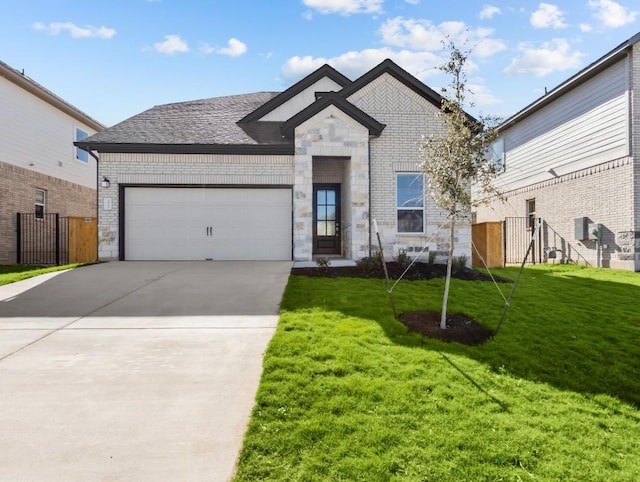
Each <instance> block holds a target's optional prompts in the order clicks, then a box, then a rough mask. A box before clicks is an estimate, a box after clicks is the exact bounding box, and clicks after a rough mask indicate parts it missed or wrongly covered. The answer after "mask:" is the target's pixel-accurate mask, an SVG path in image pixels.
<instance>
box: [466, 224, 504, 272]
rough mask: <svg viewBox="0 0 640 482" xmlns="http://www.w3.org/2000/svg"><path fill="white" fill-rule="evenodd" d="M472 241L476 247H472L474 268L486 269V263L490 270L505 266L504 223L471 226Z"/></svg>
mask: <svg viewBox="0 0 640 482" xmlns="http://www.w3.org/2000/svg"><path fill="white" fill-rule="evenodd" d="M471 240H472V241H473V244H474V245H475V248H474V247H473V246H472V247H471V262H472V264H473V266H478V267H484V265H485V263H486V264H487V267H489V268H500V267H502V266H504V241H503V237H502V221H495V222H487V223H478V224H474V225H473V226H471ZM476 250H477V251H476ZM481 256H482V258H480V257H481ZM482 259H484V263H483V262H482Z"/></svg>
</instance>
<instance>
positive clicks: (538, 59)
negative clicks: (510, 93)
mask: <svg viewBox="0 0 640 482" xmlns="http://www.w3.org/2000/svg"><path fill="white" fill-rule="evenodd" d="M518 50H520V52H521V55H520V56H518V57H516V58H515V59H513V61H512V62H511V64H510V65H509V66H508V67H507V68H506V69H505V70H504V72H505V73H506V74H518V75H528V74H533V75H535V76H536V77H544V76H545V75H548V74H550V73H552V72H558V71H561V70H567V69H575V68H577V67H579V66H580V64H581V61H582V57H583V56H584V54H582V53H580V52H572V51H571V46H570V45H569V42H567V41H566V40H565V39H554V40H552V41H550V42H545V43H543V44H542V45H541V46H540V48H533V47H531V46H530V45H529V44H524V43H523V44H520V45H519V46H518Z"/></svg>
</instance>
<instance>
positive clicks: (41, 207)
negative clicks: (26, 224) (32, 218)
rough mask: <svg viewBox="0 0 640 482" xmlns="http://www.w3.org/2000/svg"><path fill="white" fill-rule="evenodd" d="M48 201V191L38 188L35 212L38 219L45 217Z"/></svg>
mask: <svg viewBox="0 0 640 482" xmlns="http://www.w3.org/2000/svg"><path fill="white" fill-rule="evenodd" d="M46 202H47V193H46V191H43V190H42V189H36V202H35V205H36V207H35V212H36V219H44V213H45V207H46Z"/></svg>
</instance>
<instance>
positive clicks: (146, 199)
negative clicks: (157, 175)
mask: <svg viewBox="0 0 640 482" xmlns="http://www.w3.org/2000/svg"><path fill="white" fill-rule="evenodd" d="M124 204H125V225H124V238H125V259H128V260H205V259H213V260H290V259H291V242H292V231H291V230H292V221H291V219H292V218H291V190H290V189H258V188H229V189H225V188H215V189H214V188H161V187H158V188H138V187H129V188H126V189H125V203H124Z"/></svg>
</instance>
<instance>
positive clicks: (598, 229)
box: [589, 223, 602, 239]
mask: <svg viewBox="0 0 640 482" xmlns="http://www.w3.org/2000/svg"><path fill="white" fill-rule="evenodd" d="M601 237H602V224H600V223H589V239H600V238H601Z"/></svg>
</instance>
